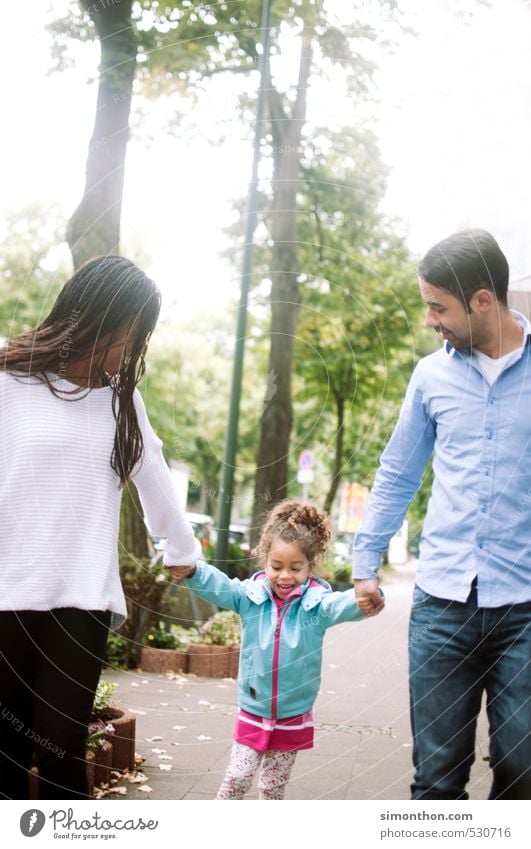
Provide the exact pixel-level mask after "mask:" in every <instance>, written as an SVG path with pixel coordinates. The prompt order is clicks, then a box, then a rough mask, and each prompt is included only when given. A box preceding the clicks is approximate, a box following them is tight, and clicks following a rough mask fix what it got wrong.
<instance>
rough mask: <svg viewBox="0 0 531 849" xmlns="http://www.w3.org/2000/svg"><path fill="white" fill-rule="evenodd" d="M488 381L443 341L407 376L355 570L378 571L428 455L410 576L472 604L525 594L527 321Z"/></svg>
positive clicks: (528, 535) (529, 423)
mask: <svg viewBox="0 0 531 849" xmlns="http://www.w3.org/2000/svg"><path fill="white" fill-rule="evenodd" d="M513 315H514V316H515V318H517V320H518V321H519V323H520V324H521V325H522V327H523V328H524V337H525V343H524V345H523V347H522V348H520V349H518V350H517V351H515V352H514V358H513V357H511V358H509V360H508V361H507V362H506V364H505V367H504V369H503V370H502V371H501V373H500V374H499V376H498V378H497V379H496V380H495V382H494V383H493V384H492V386H489V384H488V383H487V381H486V380H485V378H484V377H483V375H482V373H481V371H480V369H479V368H478V366H477V364H476V362H475V358H474V357H472V356H470V352H469V351H463V352H460V351H457V350H455V349H454V348H453V347H452V346H451V345H450V344H449V343H448V342H446V344H445V345H444V347H443V348H441V349H440V350H439V351H436V352H435V353H434V354H430V356H428V357H424V358H423V359H422V360H421V361H420V362H419V363H418V365H417V366H416V368H415V370H414V372H413V375H412V377H411V380H410V383H409V386H408V390H407V393H406V397H405V400H404V404H403V406H402V410H401V413H400V417H399V419H398V422H397V425H396V427H395V429H394V431H393V434H392V436H391V439H390V440H389V443H388V444H387V447H386V448H385V451H384V452H383V454H382V457H381V461H380V468H379V470H378V472H377V474H376V479H375V482H374V487H373V489H372V492H371V495H370V498H369V501H368V504H367V510H366V513H365V518H364V520H363V523H362V526H361V528H360V530H359V531H358V533H357V534H356V539H355V542H354V567H353V575H354V577H355V578H372V577H375V576H376V574H377V570H378V567H379V565H380V561H381V555H382V553H383V552H384V551H385V550H386V548H387V547H388V545H389V541H390V539H391V537H392V536H393V534H395V533H396V531H397V530H398V529H399V528H400V527H401V525H402V522H403V519H404V516H405V514H406V512H407V510H408V507H409V505H410V503H411V501H412V500H413V498H414V496H415V493H416V492H417V490H418V488H419V486H420V483H421V480H422V475H423V473H424V469H425V467H426V464H427V462H428V460H429V458H430V456H431V455H432V453H434V458H433V471H434V482H433V488H432V493H431V497H430V500H429V503H428V509H427V513H426V519H425V522H424V527H423V531H422V537H421V544H420V556H419V566H418V571H417V584H418V585H419V586H420V588H421V589H423V590H424V591H425V592H427V593H430V594H431V595H434V596H437V597H439V598H447V599H452V600H454V601H462V602H463V601H466V599H467V597H468V595H469V592H470V585H471V582H472V580H473V578H474V577H475V576H476V575H477V584H478V605H479V606H480V607H498V606H500V605H504V604H516V603H521V602H525V601H530V600H531V324H530V323H529V322H528V321H527V319H525V318H524V316H521V315H520V314H517V313H513Z"/></svg>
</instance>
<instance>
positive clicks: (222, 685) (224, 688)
mask: <svg viewBox="0 0 531 849" xmlns="http://www.w3.org/2000/svg"><path fill="white" fill-rule="evenodd" d="M216 687H217V688H218V690H228V689H229V688H228V687H227V685H226V684H216Z"/></svg>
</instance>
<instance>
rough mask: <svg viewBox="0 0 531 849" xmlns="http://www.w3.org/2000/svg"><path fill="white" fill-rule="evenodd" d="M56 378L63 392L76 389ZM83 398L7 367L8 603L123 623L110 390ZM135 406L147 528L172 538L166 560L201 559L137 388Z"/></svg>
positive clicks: (1, 549) (4, 595)
mask: <svg viewBox="0 0 531 849" xmlns="http://www.w3.org/2000/svg"><path fill="white" fill-rule="evenodd" d="M51 378H52V379H53V380H54V381H56V384H55V385H56V386H57V388H58V389H70V390H71V389H74V388H75V386H74V384H72V383H70V382H69V381H67V380H64V379H62V378H56V377H55V376H53V375H51ZM81 395H85V397H81V398H80V400H75V401H74V400H63V398H57V397H55V396H54V395H53V394H52V393H51V392H50V390H49V389H48V387H47V386H46V385H45V384H43V383H40V382H39V381H38V380H36V379H35V378H28V377H27V376H23V377H20V378H19V377H16V378H15V377H14V376H12V375H10V374H6V373H5V372H0V610H50V609H52V608H56V607H77V608H81V609H83V610H110V611H112V618H111V627H112V628H117V627H119V625H121V624H122V622H124V620H125V618H126V616H127V610H126V604H125V598H124V593H123V590H122V586H121V582H120V575H119V568H118V528H119V517H120V502H121V496H122V492H121V490H120V489H119V478H118V475H117V474H116V473H115V472H114V471H113V469H112V468H111V465H110V458H111V453H112V450H113V445H114V434H115V429H116V422H115V419H114V416H113V413H112V389H111V388H110V387H107V386H106V387H102V388H99V389H93V390H92V391H90V392H89V393H88V394H86V390H83V392H82V393H81ZM70 397H73V398H75V397H76V396H75V395H74V396H70ZM135 406H136V410H137V414H138V420H139V424H140V428H141V430H142V436H143V439H144V455H143V458H142V460H141V461H140V462H139V464H138V466H137V468H136V469H135V470H134V472H133V476H132V479H133V481H134V483H135V485H136V487H137V489H138V493H139V495H140V500H141V502H142V507H143V510H144V513H145V516H146V519H147V523H148V526H149V528H150V530H151V531H152V533H154V534H156V535H157V536H160V537H167V540H168V542H167V547H166V551H165V554H164V563H166V564H171V563H175V564H178V563H182V564H185V565H188V564H193V563H195V562H196V560H197V559H198V557H199V556H200V554H201V546H200V544H199V542H198V541H197V540H196V539H195V537H194V535H193V533H192V529H191V527H190V525H189V523H188V522H187V521H186V519H185V517H184V513H183V510H182V508H181V506H180V504H179V501H178V498H177V493H176V490H175V487H174V484H173V480H172V476H171V473H170V470H169V468H168V466H167V464H166V462H165V460H164V457H163V454H162V447H161V446H162V442H161V440H160V439H159V438H158V437H157V436H156V434H155V432H154V431H153V428H152V427H151V424H150V422H149V419H148V417H147V414H146V410H145V407H144V402H143V400H142V397H141V395H140V392H138V390H135Z"/></svg>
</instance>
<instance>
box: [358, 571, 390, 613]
mask: <svg viewBox="0 0 531 849" xmlns="http://www.w3.org/2000/svg"><path fill="white" fill-rule="evenodd" d="M354 592H355V593H356V603H357V605H358V607H359V609H360V610H361V612H362V613H364V614H365V616H377V615H378V614H379V613H381V612H382V610H383V609H384V607H385V601H384V599H383V597H382V595H381V594H380V590H379V589H378V578H357V579H356V580H355V581H354Z"/></svg>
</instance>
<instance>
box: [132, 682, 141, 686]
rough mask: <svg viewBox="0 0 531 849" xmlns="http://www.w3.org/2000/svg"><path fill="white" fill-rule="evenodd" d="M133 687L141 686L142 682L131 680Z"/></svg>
mask: <svg viewBox="0 0 531 849" xmlns="http://www.w3.org/2000/svg"><path fill="white" fill-rule="evenodd" d="M131 687H140V684H137V682H136V681H132V682H131Z"/></svg>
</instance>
